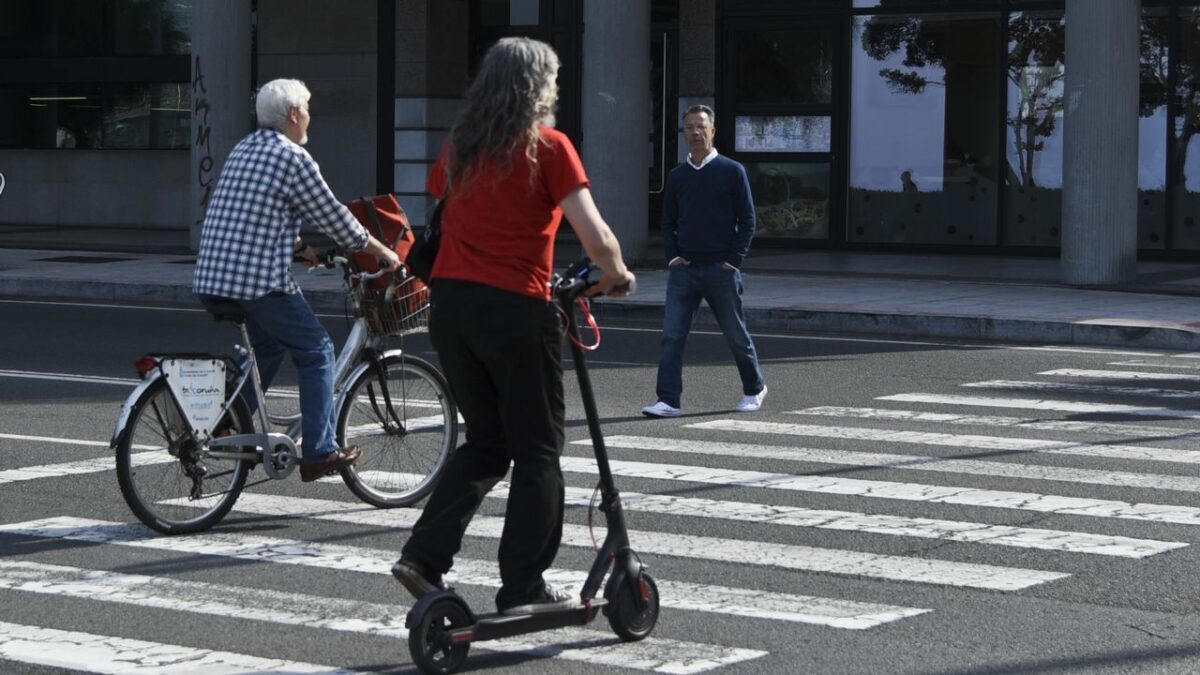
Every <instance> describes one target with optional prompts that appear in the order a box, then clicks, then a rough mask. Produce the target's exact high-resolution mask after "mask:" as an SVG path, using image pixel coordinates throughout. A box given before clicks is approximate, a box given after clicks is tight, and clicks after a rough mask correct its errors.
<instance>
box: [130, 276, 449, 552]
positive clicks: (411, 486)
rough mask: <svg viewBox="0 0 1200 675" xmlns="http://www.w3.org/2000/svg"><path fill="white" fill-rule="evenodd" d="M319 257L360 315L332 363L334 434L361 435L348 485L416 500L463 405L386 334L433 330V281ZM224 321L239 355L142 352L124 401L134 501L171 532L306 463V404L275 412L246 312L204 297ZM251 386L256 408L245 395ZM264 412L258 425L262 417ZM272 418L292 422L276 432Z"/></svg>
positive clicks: (376, 496)
mask: <svg viewBox="0 0 1200 675" xmlns="http://www.w3.org/2000/svg"><path fill="white" fill-rule="evenodd" d="M320 267H325V268H333V267H340V268H341V269H342V270H343V272H344V282H345V284H346V286H347V289H348V295H349V297H350V300H351V306H352V307H353V309H354V316H355V319H354V322H353V324H352V326H351V328H350V333H349V336H348V337H347V338H346V342H345V344H344V345H343V346H342V348H341V350H340V352H339V353H338V355H337V361H336V363H335V366H334V397H335V399H336V402H335V408H334V409H335V410H337V423H336V426H335V434H336V437H337V441H338V444H339V445H340V446H342V447H345V446H347V445H349V444H351V443H350V441H353V442H354V443H353V444H357V445H358V446H359V447H360V448H362V450H363V459H362V460H361V461H360V462H359V463H358V464H357V465H355V466H352V467H349V468H347V469H343V470H342V471H341V476H342V479H343V481H344V482H345V484H346V486H347V487H348V488H349V489H350V491H351V492H352V493H354V494H355V496H357V497H358V498H359V499H361V500H362V501H364V502H366V503H368V504H371V505H373V506H376V507H380V508H394V507H400V506H410V505H412V504H414V503H416V502H418V501H420V500H421V499H422V498H423V497H425V496H426V495H427V494H428V493H429V492H430V491H431V490H432V489H433V486H434V483H435V482H436V480H437V477H438V475H439V474H440V472H441V470H442V468H443V467H444V466H445V465H446V461H447V459H448V457H449V455H450V452H451V451H452V450H453V449H454V447H455V442H456V439H457V436H458V413H457V409H456V408H455V405H454V400H453V398H452V397H451V395H450V390H449V387H448V385H447V384H446V380H445V378H444V377H443V376H442V374H441V373H440V372H438V370H437V369H436V368H435V367H434V366H433V364H431V363H429V362H428V361H426V360H424V359H421V358H418V357H415V356H412V355H409V354H406V353H404V351H403V349H384V340H385V338H386V337H389V336H404V335H406V334H409V333H413V332H417V331H420V330H424V329H425V327H426V325H427V322H428V316H429V290H428V289H427V288H426V287H425V286H424V284H421V283H420V282H419V281H417V280H416V279H415V278H413V277H406V278H400V279H399V280H398V281H397V280H396V279H395V278H391V279H389V282H388V284H387V286H386V288H385V289H377V288H375V287H373V286H371V285H370V284H368V283H367V282H368V281H370V280H372V279H376V278H379V277H381V276H382V275H384V274H387V273H386V272H385V271H382V270H381V271H379V272H365V271H355V270H352V269H351V264H350V262H349V261H348V260H347V259H346V258H344V257H341V256H339V255H335V254H333V253H329V254H326V255H325V256H323V258H322V262H321V265H320ZM203 303H204V304H205V308H206V309H207V310H208V311H209V313H210V314H212V315H213V318H214V319H215V320H216V321H218V322H223V321H229V322H233V323H235V324H236V325H237V326H238V328H239V329H240V332H241V338H242V343H241V344H240V345H235V350H236V351H237V352H238V355H239V357H240V358H238V359H233V358H230V357H229V356H227V355H213V354H169V353H161V354H147V355H145V356H143V357H141V358H139V359H137V361H136V362H135V368H136V369H137V371H138V372H139V374H140V375H141V376H142V381H141V382H140V383H139V384H138V386H137V387H136V388H135V389H134V391H133V393H132V394H130V396H129V398H128V399H127V400H126V401H125V403H124V405H123V406H122V408H121V413H120V415H119V416H118V418H117V422H116V426H115V428H114V431H113V437H112V441H111V447H112V448H113V449H114V450H115V451H116V465H117V482H118V484H119V485H120V488H121V494H122V496H123V497H124V498H125V502H126V503H127V504H128V505H129V508H130V509H131V510H132V511H133V513H134V515H136V516H137V517H138V519H139V520H141V521H142V522H143V523H145V524H146V525H147V526H149V527H150V528H152V529H154V530H157V531H159V532H162V533H165V534H186V533H193V532H199V531H202V530H206V529H208V528H210V527H212V526H213V525H215V524H217V523H218V522H220V521H221V519H222V518H224V517H225V515H226V514H228V513H229V511H230V509H232V508H233V505H234V503H235V502H236V501H237V498H238V496H239V495H240V494H241V492H242V490H243V489H244V488H245V487H248V486H247V485H246V481H247V478H248V476H249V473H250V471H251V470H252V469H253V468H254V467H255V466H256V465H259V464H261V465H262V467H263V470H264V472H265V473H266V477H265V478H263V479H262V480H259V481H256V482H254V483H251V485H258V484H260V483H263V482H266V481H268V480H282V479H284V478H287V477H288V476H289V475H290V474H291V473H292V471H293V470H294V469H295V468H296V466H297V465H298V461H299V459H300V453H299V452H298V449H297V441H298V439H299V434H300V428H301V420H300V414H299V413H295V414H291V415H274V414H272V413H271V412H270V411H269V410H268V406H267V403H266V400H267V399H266V397H265V396H264V395H263V389H262V382H261V380H260V378H259V373H258V366H257V362H256V360H255V355H254V350H253V346H252V345H251V343H250V336H249V333H248V332H247V329H246V325H245V318H246V317H245V313H244V312H243V310H242V308H241V306H240V305H239V304H238V303H237V302H236V301H233V300H226V299H213V298H205V299H203ZM248 393H253V394H254V395H255V397H256V398H255V399H254V400H257V401H259V402H261V405H259V406H258V407H257V411H256V412H254V413H252V412H251V411H252V406H251V404H250V402H249V401H247V400H246V399H247V394H248ZM255 417H257V428H256V425H255V423H256V420H255ZM272 424H274V425H280V426H284V427H285V428H286V431H284V432H283V433H279V432H276V431H272Z"/></svg>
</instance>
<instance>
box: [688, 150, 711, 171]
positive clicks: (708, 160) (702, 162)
mask: <svg viewBox="0 0 1200 675" xmlns="http://www.w3.org/2000/svg"><path fill="white" fill-rule="evenodd" d="M716 158H717V149H716V148H713V149H712V151H711V152H709V153H708V156H707V157H705V158H704V159H702V160H700V166H696V165H695V164H692V153H690V152H689V153H688V156H687V163H688V166H690V167H692V168H693V169H695V170H697V171H699V170H700V169H703V168H704V167H706V166H708V163H709V162H711V161H713V160H714V159H716Z"/></svg>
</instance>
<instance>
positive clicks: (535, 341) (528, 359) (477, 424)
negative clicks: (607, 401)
mask: <svg viewBox="0 0 1200 675" xmlns="http://www.w3.org/2000/svg"><path fill="white" fill-rule="evenodd" d="M430 297H431V298H432V301H433V306H432V308H431V309H430V312H431V313H430V317H429V334H430V338H431V339H432V341H433V346H434V348H435V349H436V350H437V353H438V358H439V359H440V360H441V362H442V368H443V369H444V370H445V373H446V379H447V380H448V381H449V383H450V391H451V393H452V394H453V395H454V400H455V401H456V402H457V403H458V408H459V410H460V412H462V415H463V418H464V419H465V420H466V423H467V424H466V426H467V428H466V443H464V444H463V445H462V446H460V447H459V448H458V450H457V451H455V452H454V454H453V455H451V457H450V460H449V464H448V466H447V467H446V471H445V473H444V474H443V475H442V478H441V480H440V481H439V482H438V485H437V487H436V488H435V489H434V491H433V494H432V495H431V496H430V498H429V502H428V503H427V504H426V505H425V510H424V512H423V513H422V514H421V517H420V519H418V520H417V524H416V525H415V526H414V527H413V533H412V537H410V538H409V540H408V542H407V543H406V544H405V545H404V550H403V556H404V557H405V558H409V559H412V560H416V561H417V562H419V563H421V564H423V565H425V566H426V567H428V568H429V569H430V570H431V571H436V572H441V573H444V572H446V571H447V570H449V569H450V567H451V565H452V564H453V559H454V555H455V554H456V553H458V551H459V549H460V548H461V546H462V538H463V534H464V532H466V529H467V525H468V523H470V522H471V517H472V516H474V515H475V511H476V510H477V509H478V508H479V505H480V504H481V503H482V502H483V499H484V497H485V495H487V493H488V491H489V490H491V489H492V487H493V486H495V484H496V483H497V482H498V481H499V480H500V479H502V478H504V475H505V474H506V473H507V472H508V468H509V465H510V464H511V465H512V479H511V484H510V489H509V494H508V507H507V511H506V513H505V517H504V532H503V534H502V536H501V538H500V551H499V561H500V579H501V581H502V582H503V586H502V587H501V589H500V591H499V593H497V594H496V603H497V604H498V605H500V606H507V605H512V604H517V603H520V602H523V601H525V600H526V599H528V598H529V597H530V596H531V595H533V594H534V593H535V592H537V591H540V589H541V585H542V583H543V579H542V573H543V572H544V571H545V570H546V569H547V568H549V567H550V565H551V564H552V563H553V562H554V557H555V555H557V553H558V545H559V540H560V539H561V538H562V522H563V495H564V487H563V477H562V469H561V468H560V466H559V461H558V460H559V457H560V456H561V455H562V448H563V436H564V434H563V425H564V418H565V414H566V412H565V403H564V399H563V384H562V376H563V369H562V332H561V330H560V328H559V319H558V314H557V312H556V311H555V309H554V305H553V304H551V303H549V302H546V301H541V300H536V299H534V298H529V297H527V296H522V295H518V294H515V293H510V292H507V291H502V290H499V289H496V288H492V287H490V286H484V285H481V284H475V283H469V282H464V281H452V280H441V281H435V282H434V283H433V285H432V290H431V294H430Z"/></svg>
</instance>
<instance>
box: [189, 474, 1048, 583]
mask: <svg viewBox="0 0 1200 675" xmlns="http://www.w3.org/2000/svg"><path fill="white" fill-rule="evenodd" d="M173 503H176V504H177V505H179V506H186V505H187V503H186V501H185V500H179V501H174V502H173ZM233 510H234V511H238V512H242V513H256V514H260V515H292V516H299V517H304V518H310V519H315V520H332V521H338V522H350V523H354V524H357V525H376V526H379V527H391V528H397V527H402V528H411V527H412V526H413V524H414V523H416V521H417V518H418V517H420V515H421V514H420V513H419V512H417V511H407V510H406V511H395V510H389V511H378V510H371V511H364V510H363V508H362V506H361V505H359V504H352V503H349V502H335V501H328V500H319V499H301V498H295V497H281V496H275V495H261V494H249V495H247V494H243V495H242V496H241V498H239V499H238V502H237V503H236V504H234V506H233ZM503 532H504V518H499V517H495V516H475V517H474V518H473V519H472V520H471V524H470V526H468V527H467V534H468V535H469V536H472V537H483V538H487V539H499V538H500V535H501V534H502V533H503ZM629 538H630V540H631V541H633V542H634V544H635V549H636V550H637V552H638V553H639V554H641V555H643V556H644V555H646V554H648V553H655V554H658V555H666V556H673V557H676V558H690V559H693V560H712V561H717V562H724V563H734V564H738V565H754V566H767V567H781V568H784V569H790V570H799V571H804V572H824V573H827V574H849V575H854V576H863V577H871V578H876V579H887V580H890V581H909V582H917V583H929V584H940V585H945V586H962V587H966V588H986V589H990V590H997V591H1016V590H1020V589H1023V588H1028V587H1030V586H1036V585H1038V584H1043V583H1046V582H1048V581H1056V580H1058V579H1063V578H1066V577H1068V576H1070V575H1069V574H1063V573H1060V572H1044V571H1041V570H1028V569H1020V568H1010V567H999V566H996V565H984V564H976V563H961V562H953V561H943V560H932V559H926V558H913V557H907V556H895V555H881V554H876V553H862V552H859V551H848V550H842V549H830V548H818V547H815V546H799V545H794V544H776V543H773V542H765V541H753V542H751V541H746V540H743V539H722V538H718V537H703V536H696V535H686V534H674V533H669V532H638V531H636V530H630V532H629ZM562 545H564V546H577V547H581V548H587V549H591V548H592V547H593V546H594V541H593V539H592V532H591V531H590V530H589V529H588V528H587V527H585V526H582V525H571V524H565V525H563V534H562Z"/></svg>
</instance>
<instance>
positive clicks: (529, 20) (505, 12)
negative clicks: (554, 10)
mask: <svg viewBox="0 0 1200 675" xmlns="http://www.w3.org/2000/svg"><path fill="white" fill-rule="evenodd" d="M540 11H541V1H540V0H480V2H479V24H480V25H482V26H536V25H538V20H539V18H540V17H539V16H538V15H539V13H540Z"/></svg>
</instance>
